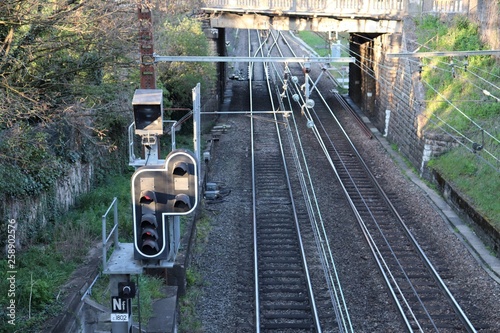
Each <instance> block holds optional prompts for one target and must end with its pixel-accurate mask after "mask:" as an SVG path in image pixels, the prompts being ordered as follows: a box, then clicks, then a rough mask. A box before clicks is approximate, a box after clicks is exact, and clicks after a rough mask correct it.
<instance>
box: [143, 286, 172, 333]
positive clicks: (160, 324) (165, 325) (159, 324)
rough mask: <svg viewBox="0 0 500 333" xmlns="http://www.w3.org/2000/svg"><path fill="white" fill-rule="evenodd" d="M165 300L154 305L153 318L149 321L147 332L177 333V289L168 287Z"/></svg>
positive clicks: (160, 300)
mask: <svg viewBox="0 0 500 333" xmlns="http://www.w3.org/2000/svg"><path fill="white" fill-rule="evenodd" d="M164 293H165V298H162V299H159V300H157V301H155V302H154V303H153V313H154V315H153V317H152V318H151V319H150V320H149V323H148V326H147V329H146V332H148V333H174V332H177V287H175V286H166V287H165V288H164Z"/></svg>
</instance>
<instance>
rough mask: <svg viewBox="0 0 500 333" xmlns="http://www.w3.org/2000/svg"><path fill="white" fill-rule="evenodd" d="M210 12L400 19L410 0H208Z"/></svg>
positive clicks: (405, 13)
mask: <svg viewBox="0 0 500 333" xmlns="http://www.w3.org/2000/svg"><path fill="white" fill-rule="evenodd" d="M204 3H205V6H203V8H202V9H203V10H205V11H207V12H210V11H212V12H231V13H245V14H253V13H255V14H264V15H278V16H300V17H334V18H343V17H349V18H352V17H357V18H359V17H364V18H373V19H388V18H391V19H401V18H403V16H405V15H407V12H408V10H407V9H408V0H205V1H204Z"/></svg>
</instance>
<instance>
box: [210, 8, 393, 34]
mask: <svg viewBox="0 0 500 333" xmlns="http://www.w3.org/2000/svg"><path fill="white" fill-rule="evenodd" d="M210 25H211V27H212V28H236V29H262V30H267V29H270V28H271V27H273V28H274V29H276V30H293V31H302V30H310V31H321V32H328V31H338V32H358V33H365V32H366V33H401V32H402V27H403V23H402V21H400V20H392V19H373V18H371V19H370V18H362V17H352V18H333V17H299V16H268V15H259V14H234V13H227V12H222V13H217V14H215V15H214V16H212V17H210Z"/></svg>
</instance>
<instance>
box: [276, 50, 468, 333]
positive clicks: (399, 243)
mask: <svg viewBox="0 0 500 333" xmlns="http://www.w3.org/2000/svg"><path fill="white" fill-rule="evenodd" d="M286 45H290V43H289V42H288V43H286ZM307 76H308V74H306V77H307ZM306 80H310V82H306V83H305V84H306V91H307V89H308V88H307V85H308V84H310V85H311V86H313V87H316V82H315V81H314V80H313V79H311V78H310V77H309V78H306ZM293 92H295V94H300V91H299V89H298V86H297V85H296V86H295V89H294V91H293ZM293 92H292V93H293ZM337 95H338V94H337ZM309 97H310V98H311V99H312V98H313V97H315V98H316V100H319V101H320V103H314V107H306V110H304V107H303V106H302V107H301V112H302V113H303V114H304V112H305V113H308V115H307V116H308V127H309V128H312V129H313V130H314V131H315V132H316V133H317V136H318V141H319V142H320V145H322V149H323V150H324V152H325V155H326V157H327V158H328V160H329V163H330V164H331V167H332V169H333V170H334V172H335V174H336V177H337V179H338V180H339V182H340V184H341V186H342V188H343V192H344V194H345V197H346V200H347V201H348V203H349V205H350V206H351V208H352V210H353V212H354V214H355V216H356V219H357V221H358V225H359V227H360V229H361V230H362V232H363V235H364V237H365V239H366V241H367V243H368V245H369V247H370V249H371V251H372V254H373V258H374V260H375V261H376V263H377V266H378V267H379V270H380V272H381V274H382V275H383V278H384V281H385V282H386V285H387V288H388V290H389V292H390V294H391V296H392V299H393V301H394V304H395V305H396V307H397V309H398V311H399V313H400V314H401V318H402V319H403V321H404V324H405V326H406V328H407V330H408V331H410V332H414V331H420V332H430V331H434V332H461V331H463V332H475V331H476V330H475V328H474V327H473V325H472V323H471V322H470V321H469V319H468V317H467V316H466V314H465V313H464V312H463V310H462V308H461V307H460V305H459V304H458V303H457V302H456V300H455V298H454V296H453V295H452V294H451V293H450V291H449V290H448V288H447V286H446V284H445V283H444V281H443V280H442V279H441V277H440V276H439V274H438V273H437V270H436V269H435V267H434V266H433V265H432V263H431V262H430V260H429V259H428V258H427V256H426V254H425V252H424V251H423V250H422V248H421V247H420V245H419V244H418V242H417V241H416V240H415V238H414V237H413V235H412V234H411V232H410V231H409V229H408V227H407V226H406V225H405V222H404V221H403V219H402V218H401V216H400V215H399V213H398V212H397V210H396V208H395V206H394V205H393V204H392V202H391V201H390V199H389V197H388V196H387V194H385V192H384V191H383V189H382V187H381V186H380V185H379V184H378V183H377V180H376V178H375V177H374V176H373V175H372V174H371V172H370V170H369V168H368V167H367V165H366V163H365V162H364V161H363V160H362V158H361V156H360V154H358V152H357V150H356V149H355V147H354V146H353V144H352V142H351V141H350V139H349V138H348V136H347V134H346V133H345V131H344V129H343V128H342V127H341V126H340V123H339V121H338V120H337V119H336V118H335V116H334V114H333V112H332V110H331V109H330V108H329V106H328V104H327V102H326V100H325V99H324V97H323V96H322V95H321V93H320V92H319V90H318V89H316V92H315V93H311V95H310V96H305V98H304V101H307V99H308V98H309ZM335 97H336V99H337V100H341V97H340V96H335ZM449 278H450V277H449Z"/></svg>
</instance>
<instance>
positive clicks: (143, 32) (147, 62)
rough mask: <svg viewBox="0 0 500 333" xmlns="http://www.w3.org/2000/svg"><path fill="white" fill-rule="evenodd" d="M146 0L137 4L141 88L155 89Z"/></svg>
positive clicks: (149, 12)
mask: <svg viewBox="0 0 500 333" xmlns="http://www.w3.org/2000/svg"><path fill="white" fill-rule="evenodd" d="M150 6H151V5H150V4H149V2H148V1H146V2H143V3H139V4H138V5H137V14H138V18H139V44H140V56H141V59H140V64H141V65H140V66H141V68H140V71H141V89H155V88H156V75H155V68H154V62H155V59H154V39H153V20H152V15H151V9H150Z"/></svg>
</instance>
